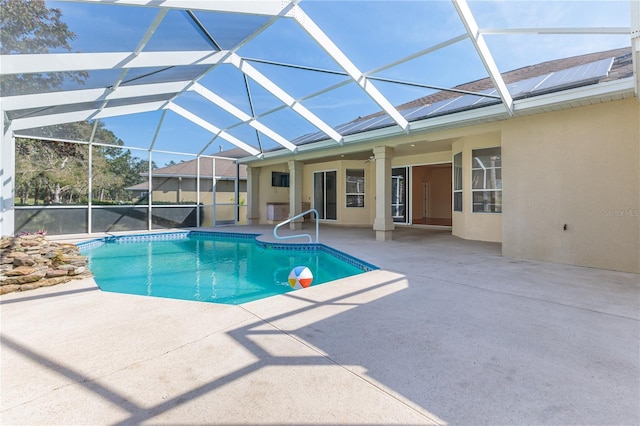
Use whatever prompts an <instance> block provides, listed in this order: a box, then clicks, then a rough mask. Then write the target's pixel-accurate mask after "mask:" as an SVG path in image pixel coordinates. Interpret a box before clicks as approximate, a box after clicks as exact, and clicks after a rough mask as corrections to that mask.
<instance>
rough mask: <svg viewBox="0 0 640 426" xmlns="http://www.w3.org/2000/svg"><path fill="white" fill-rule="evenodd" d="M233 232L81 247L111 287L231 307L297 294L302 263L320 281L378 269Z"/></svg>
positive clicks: (317, 248)
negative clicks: (292, 277)
mask: <svg viewBox="0 0 640 426" xmlns="http://www.w3.org/2000/svg"><path fill="white" fill-rule="evenodd" d="M233 235H235V234H232V235H225V234H223V233H218V234H216V235H213V233H206V234H204V233H203V234H201V235H199V234H197V233H190V234H182V235H181V236H180V235H178V236H174V237H175V239H169V240H158V239H153V238H151V237H150V238H146V239H145V237H137V238H135V239H132V238H128V239H119V238H118V237H109V238H107V239H105V240H104V244H101V245H95V244H93V245H87V246H86V248H83V246H82V245H80V249H81V251H82V253H83V254H84V255H85V256H87V257H88V259H89V268H90V270H91V272H92V273H93V275H94V279H95V281H96V283H97V284H98V286H99V287H100V289H101V290H103V291H110V292H118V293H128V294H138V295H147V296H157V297H167V298H173V299H186V300H196V301H202V302H214V303H226V304H240V303H245V302H249V301H253V300H257V299H262V298H264V297H269V296H273V295H276V294H282V293H286V292H289V291H293V289H292V288H291V286H290V285H289V282H288V277H289V273H290V272H291V270H292V269H293V268H294V267H296V266H306V267H308V268H309V269H310V270H311V272H312V273H313V282H312V284H311V285H312V286H315V285H320V284H323V283H326V282H329V281H334V280H337V279H340V278H344V277H349V276H352V275H356V274H361V273H363V272H366V271H368V270H372V269H376V268H375V266H372V265H369V264H366V263H365V262H361V261H358V260H357V259H355V258H352V257H350V256H348V255H345V254H344V253H340V252H337V251H335V250H333V249H330V248H328V247H326V246H324V245H321V244H312V245H299V244H296V245H289V246H287V245H283V244H261V243H258V242H256V241H255V239H252V238H247V237H246V235H243V236H242V237H234V236H233ZM287 247H289V248H287Z"/></svg>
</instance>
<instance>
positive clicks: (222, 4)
mask: <svg viewBox="0 0 640 426" xmlns="http://www.w3.org/2000/svg"><path fill="white" fill-rule="evenodd" d="M61 1H66V2H75V3H101V4H113V5H128V6H146V7H157V8H160V7H161V8H168V9H191V10H202V11H207V12H228V13H246V14H251V15H266V16H277V15H279V14H280V13H282V11H283V10H284V9H286V8H288V7H289V5H290V4H292V3H297V1H298V0H295V1H287V0H242V1H229V0H208V1H202V0H61Z"/></svg>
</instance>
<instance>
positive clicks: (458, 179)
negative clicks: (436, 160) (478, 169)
mask: <svg viewBox="0 0 640 426" xmlns="http://www.w3.org/2000/svg"><path fill="white" fill-rule="evenodd" d="M456 157H457V158H458V159H459V164H456ZM456 169H459V170H456ZM451 170H452V171H453V177H452V181H453V182H452V188H453V197H452V204H453V206H452V207H451V210H452V211H454V212H460V213H461V212H463V209H464V196H463V190H462V188H463V179H462V170H463V166H462V151H461V152H458V153H456V154H454V155H453V159H452V167H451ZM456 171H457V172H458V173H456ZM456 195H458V197H456ZM456 201H458V202H459V204H460V205H459V206H456V204H457V203H456Z"/></svg>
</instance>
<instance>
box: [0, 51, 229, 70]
mask: <svg viewBox="0 0 640 426" xmlns="http://www.w3.org/2000/svg"><path fill="white" fill-rule="evenodd" d="M226 53H227V52H226V51H220V52H211V51H180V52H176V51H171V52H140V53H139V54H136V53H135V52H101V53H49V54H27V55H2V56H0V75H9V74H30V73H40V72H70V71H94V70H108V69H122V68H146V67H172V66H180V65H182V66H184V65H216V64H218V63H219V62H220V61H222V59H223V58H224V56H225V54H226Z"/></svg>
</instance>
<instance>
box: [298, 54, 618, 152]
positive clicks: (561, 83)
mask: <svg viewBox="0 0 640 426" xmlns="http://www.w3.org/2000/svg"><path fill="white" fill-rule="evenodd" d="M613 60H614V58H609V59H603V60H600V61H595V62H591V63H589V64H584V65H579V66H576V67H572V68H568V69H565V70H562V71H557V72H553V73H547V74H543V75H539V76H536V77H531V78H528V79H525V80H521V81H516V82H514V83H510V84H509V85H508V86H507V88H508V90H509V93H510V94H511V96H512V97H514V98H519V97H520V98H521V97H525V96H527V95H533V94H539V92H541V91H550V90H552V89H558V90H559V89H561V88H563V87H567V86H576V85H580V84H585V83H586V82H590V81H594V80H597V79H600V78H602V77H605V76H607V74H608V73H609V70H610V69H611V65H612V64H613ZM479 93H480V94H478V95H472V94H467V95H462V96H459V97H456V98H451V99H445V100H442V101H439V102H434V103H433V104H431V105H422V106H418V107H414V108H410V109H406V110H403V111H400V112H401V113H402V115H403V116H404V117H405V118H406V119H407V120H408V121H411V122H413V121H418V120H422V119H426V118H429V117H435V116H441V115H446V114H452V113H454V112H459V111H464V110H468V109H472V108H479V107H481V106H489V105H492V104H498V103H500V102H501V100H500V99H498V98H496V97H495V95H496V94H497V91H496V89H495V88H489V89H485V90H482V91H480V92H479ZM481 94H484V95H494V96H482V95H481ZM393 124H394V121H393V120H392V119H391V117H389V116H387V115H385V116H384V118H382V119H381V117H372V118H369V119H366V120H359V121H351V122H349V123H344V124H341V125H340V126H337V127H335V130H336V131H338V132H339V133H341V134H345V135H352V134H356V133H360V132H365V131H368V130H374V129H379V128H382V127H386V126H390V125H393ZM325 139H328V138H327V136H326V135H325V134H324V133H322V132H317V133H313V134H309V135H305V136H303V137H301V138H298V139H296V140H295V141H294V143H295V144H301V143H311V142H317V141H321V140H325Z"/></svg>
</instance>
